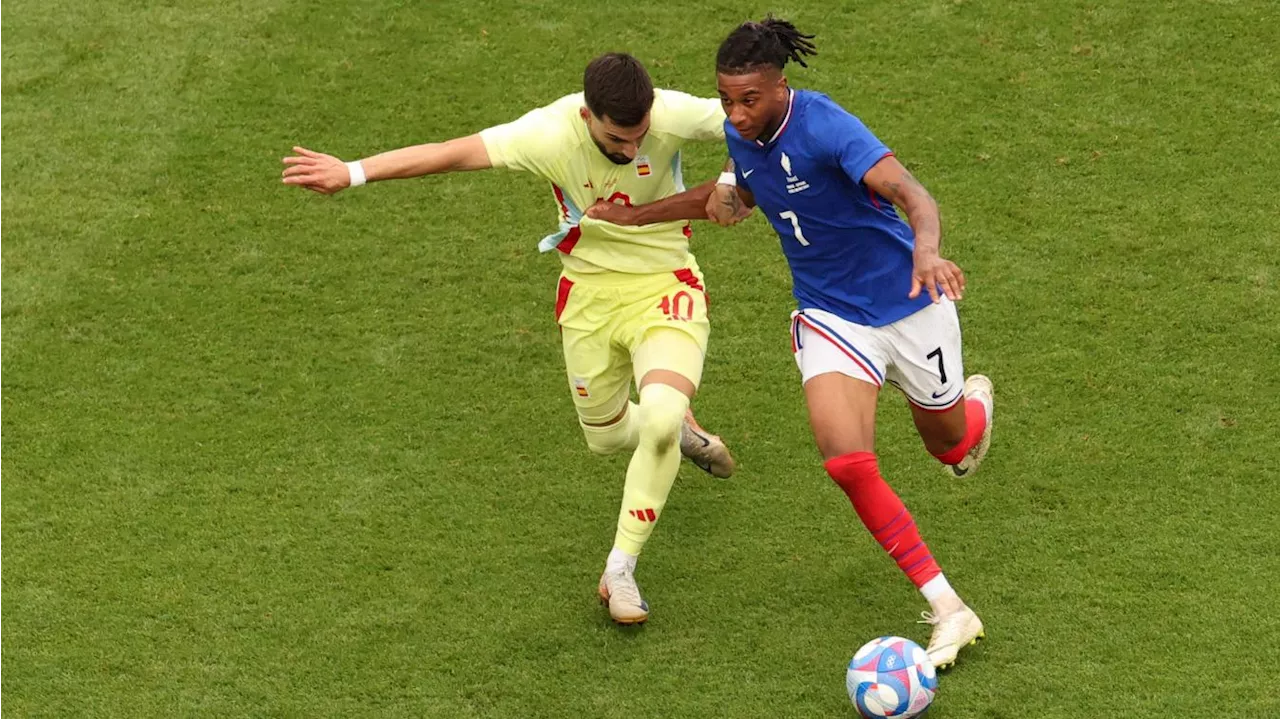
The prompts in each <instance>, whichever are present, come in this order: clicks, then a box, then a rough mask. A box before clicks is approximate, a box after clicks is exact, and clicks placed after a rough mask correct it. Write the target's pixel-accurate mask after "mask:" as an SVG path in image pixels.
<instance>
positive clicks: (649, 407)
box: [640, 384, 689, 452]
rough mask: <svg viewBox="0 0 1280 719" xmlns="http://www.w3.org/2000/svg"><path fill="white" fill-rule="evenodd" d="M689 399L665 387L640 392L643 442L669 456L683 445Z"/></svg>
mask: <svg viewBox="0 0 1280 719" xmlns="http://www.w3.org/2000/svg"><path fill="white" fill-rule="evenodd" d="M688 409H689V398H688V397H686V396H685V395H684V393H683V392H681V391H680V390H678V389H676V388H674V387H670V386H668V385H664V384H651V385H646V386H645V387H644V388H643V389H641V390H640V442H641V443H643V444H646V445H649V446H651V447H653V448H655V449H657V450H658V451H660V452H665V451H667V450H669V449H670V448H671V446H672V445H673V444H676V443H678V442H679V441H680V432H681V429H682V428H683V427H684V415H685V412H686V411H687V410H688Z"/></svg>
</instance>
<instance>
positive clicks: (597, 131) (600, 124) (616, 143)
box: [582, 107, 649, 165]
mask: <svg viewBox="0 0 1280 719" xmlns="http://www.w3.org/2000/svg"><path fill="white" fill-rule="evenodd" d="M582 119H583V120H585V121H586V123H587V132H589V133H590V134H591V140H592V141H593V142H595V143H596V147H598V148H600V154H602V155H604V156H605V157H607V158H609V161H610V162H612V163H613V164H615V165H627V164H630V163H631V161H633V160H635V159H636V155H637V154H639V152H640V143H642V142H644V136H645V135H647V134H649V116H648V115H645V116H644V119H643V120H641V121H640V124H639V125H636V126H635V127H623V126H621V125H619V124H617V123H615V122H614V121H613V120H610V119H609V116H608V115H605V116H603V117H596V116H595V115H593V114H592V113H591V111H590V110H588V109H587V108H585V107H584V108H582Z"/></svg>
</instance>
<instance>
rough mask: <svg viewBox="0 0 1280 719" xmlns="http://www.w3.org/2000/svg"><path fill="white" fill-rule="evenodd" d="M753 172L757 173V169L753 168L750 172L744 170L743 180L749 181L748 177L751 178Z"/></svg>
mask: <svg viewBox="0 0 1280 719" xmlns="http://www.w3.org/2000/svg"><path fill="white" fill-rule="evenodd" d="M753 172H755V168H752V169H750V170H743V171H742V179H744V180H745V179H747V178H748V177H751V173H753Z"/></svg>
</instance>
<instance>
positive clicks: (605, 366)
mask: <svg viewBox="0 0 1280 719" xmlns="http://www.w3.org/2000/svg"><path fill="white" fill-rule="evenodd" d="M704 287H705V285H704V283H703V280H702V272H701V271H700V270H699V269H698V266H697V264H696V263H694V262H692V260H690V266H688V267H686V268H684V269H680V270H676V271H675V272H666V273H662V274H653V275H626V274H622V273H617V272H608V273H601V274H598V275H595V274H581V273H574V272H570V271H568V270H566V271H565V272H564V274H562V275H561V276H560V285H559V287H558V289H557V292H556V321H557V322H558V323H559V324H560V333H561V339H562V341H563V345H564V363H565V368H566V369H567V370H568V376H569V391H570V393H571V394H572V396H573V403H574V406H575V407H576V408H577V410H578V416H579V417H580V418H581V419H582V421H583V422H586V423H588V424H601V423H604V422H608V421H609V420H611V419H613V418H614V417H616V416H618V414H619V413H620V412H621V411H622V409H623V407H625V406H626V403H627V401H628V400H629V399H630V397H631V382H632V380H633V378H634V380H635V382H636V384H637V385H639V383H640V380H641V379H642V378H643V377H644V375H645V374H646V373H648V372H649V371H650V370H655V369H664V370H670V371H672V372H676V373H678V374H680V375H681V376H683V377H685V378H687V379H688V380H689V381H690V382H692V383H693V385H694V387H697V386H698V383H699V382H701V380H702V361H703V357H704V355H705V354H706V351H707V338H708V337H709V336H710V334H711V324H710V322H709V321H708V320H707V293H706V290H705V289H704Z"/></svg>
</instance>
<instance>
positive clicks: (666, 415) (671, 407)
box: [613, 384, 689, 556]
mask: <svg viewBox="0 0 1280 719" xmlns="http://www.w3.org/2000/svg"><path fill="white" fill-rule="evenodd" d="M639 409H640V412H639V422H640V432H639V434H640V444H639V446H637V447H636V451H635V453H634V454H632V455H631V464H630V465H629V466H628V467H627V483H626V486H624V487H623V490H622V511H621V512H619V513H618V533H617V534H616V535H614V539H613V546H615V547H617V548H618V549H621V550H622V551H624V552H626V553H627V554H630V555H633V556H634V555H638V554H640V549H641V548H642V547H644V543H645V541H646V540H647V539H649V535H650V534H651V533H652V532H653V525H654V523H655V522H657V521H658V517H659V516H661V514H662V506H663V505H664V504H666V502H667V494H668V493H669V492H670V491H671V485H672V484H674V483H675V481H676V474H677V473H678V472H679V471H680V431H681V427H683V425H684V414H685V411H686V410H687V409H689V398H688V397H686V396H684V393H683V392H681V391H680V390H678V389H676V388H674V387H671V386H668V385H665V384H651V385H647V386H646V387H644V388H643V389H641V390H640V407H639Z"/></svg>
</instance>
